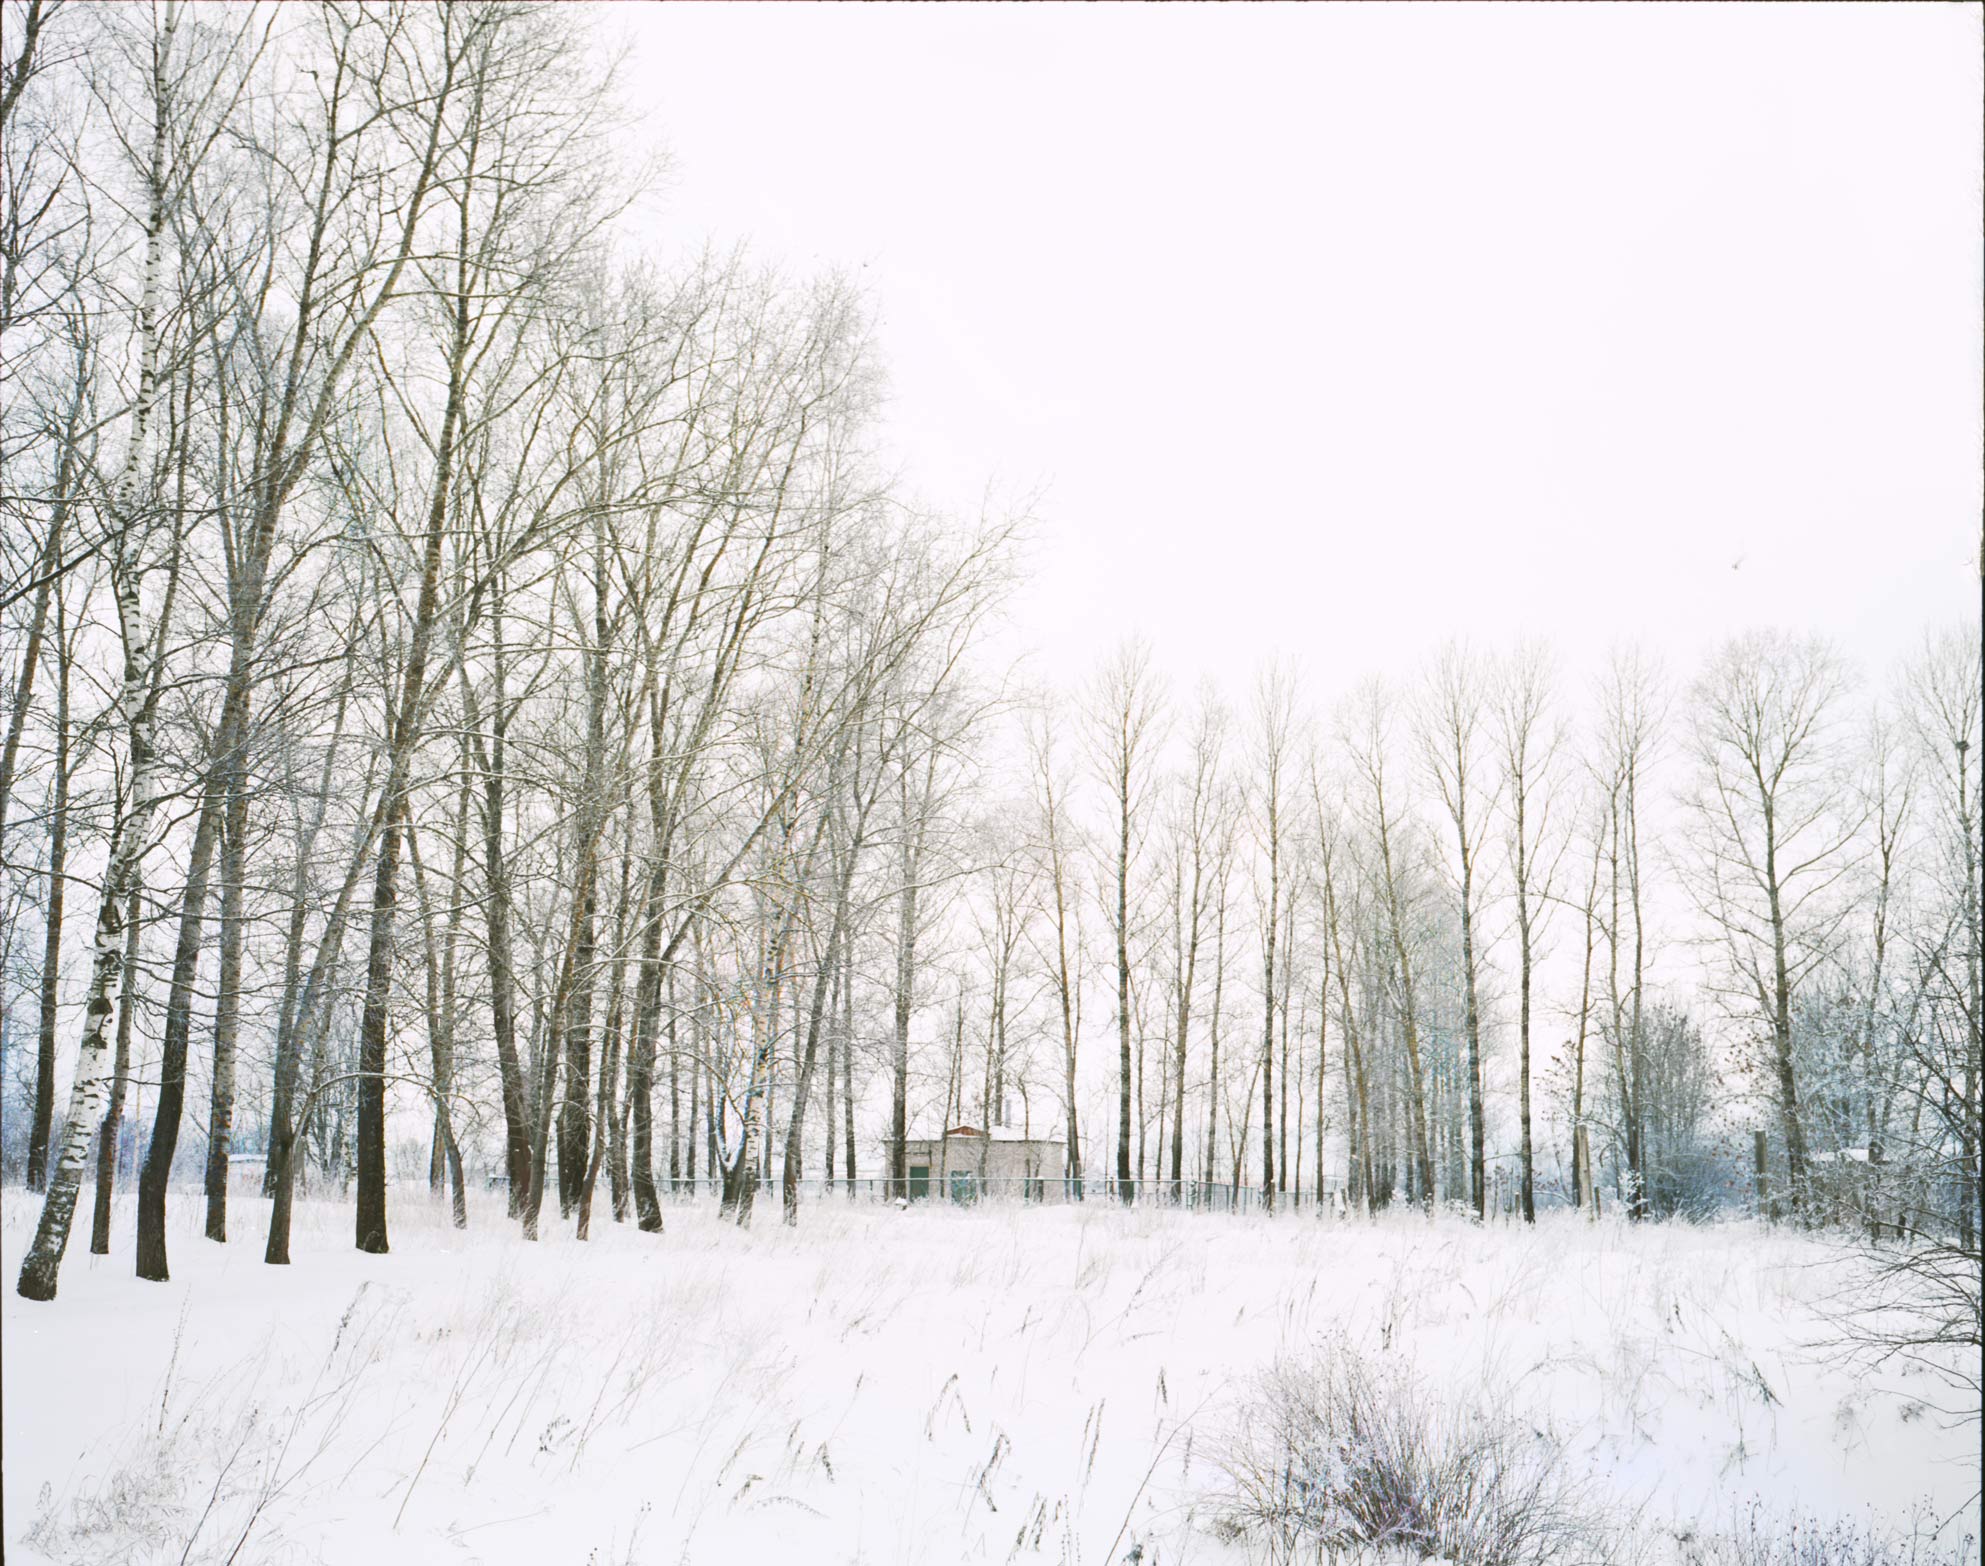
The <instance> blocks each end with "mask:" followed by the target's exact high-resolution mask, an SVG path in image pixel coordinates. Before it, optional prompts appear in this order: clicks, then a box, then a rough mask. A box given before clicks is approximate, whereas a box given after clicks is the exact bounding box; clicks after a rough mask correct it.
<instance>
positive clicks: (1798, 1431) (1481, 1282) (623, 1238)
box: [4, 1192, 1978, 1566]
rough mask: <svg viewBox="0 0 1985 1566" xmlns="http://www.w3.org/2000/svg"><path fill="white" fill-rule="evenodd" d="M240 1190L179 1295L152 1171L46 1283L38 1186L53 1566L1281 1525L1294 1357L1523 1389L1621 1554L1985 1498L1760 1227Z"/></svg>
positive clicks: (651, 1551) (1166, 1551)
mask: <svg viewBox="0 0 1985 1566" xmlns="http://www.w3.org/2000/svg"><path fill="white" fill-rule="evenodd" d="M198 1210H199V1204H198V1203H197V1202H196V1201H192V1200H182V1201H180V1202H179V1203H177V1204H176V1207H175V1211H174V1216H173V1223H174V1225H175V1228H174V1230H173V1248H172V1262H173V1281H172V1282H171V1283H170V1284H169V1285H164V1286H154V1285H148V1284H141V1283H138V1282H136V1281H135V1280H134V1279H133V1278H132V1276H131V1261H130V1257H131V1237H130V1232H129V1230H130V1225H131V1219H132V1215H131V1212H130V1210H129V1208H128V1206H127V1208H126V1209H125V1210H124V1211H123V1213H122V1215H121V1217H122V1220H123V1230H122V1232H121V1233H120V1236H119V1238H118V1241H117V1246H116V1250H117V1254H116V1255H115V1256H113V1257H111V1258H109V1259H108V1260H104V1259H99V1258H94V1257H91V1256H89V1255H88V1254H87V1252H86V1251H85V1250H84V1249H83V1247H84V1244H85V1241H86V1231H87V1224H86V1223H85V1224H82V1225H79V1232H78V1238H77V1242H76V1245H75V1246H74V1247H73V1248H72V1251H71V1255H70V1258H69V1261H68V1264H67V1266H66V1267H65V1270H64V1273H63V1277H62V1289H61V1296H60V1298H59V1299H58V1300H57V1301H56V1302H55V1303H54V1304H53V1305H30V1304H27V1303H26V1302H24V1301H22V1300H20V1299H19V1298H18V1297H16V1296H15V1295H14V1294H13V1293H12V1292H11V1280H12V1278H13V1276H14V1271H15V1270H16V1269H17V1268H18V1266H19V1261H20V1256H21V1252H22V1249H23V1247H24V1245H25V1243H26V1240H27V1238H28V1234H29V1232H30V1227H31V1223H32V1219H33V1215H34V1211H35V1209H34V1208H33V1207H32V1206H31V1204H30V1203H29V1201H28V1200H27V1199H26V1198H24V1197H23V1196H22V1195H20V1194H19V1193H17V1192H9V1193H8V1194H7V1197H6V1200H5V1223H4V1230H5V1233H4V1242H5V1264H6V1266H7V1268H8V1269H9V1270H8V1279H9V1283H10V1288H9V1292H8V1294H7V1296H6V1303H5V1314H4V1326H5V1363H4V1370H5V1429H6V1448H5V1454H4V1455H5V1503H6V1530H7V1552H6V1553H7V1559H8V1560H10V1561H18V1562H26V1561H41V1560H48V1561H61V1562H92V1563H114V1562H124V1561H130V1562H139V1561H144V1562H150V1561H181V1560H185V1561H236V1562H264V1561H267V1562H290V1561H295V1562H316V1561H323V1562H331V1563H345V1562H363V1563H366V1566H396V1563H428V1562H463V1563H472V1562H478V1561H483V1562H492V1563H494V1562H532V1563H540V1562H543V1563H557V1562H572V1563H575V1566H579V1563H586V1566H609V1563H622V1562H653V1563H674V1562H685V1561H687V1562H701V1561H713V1562H717V1561H721V1562H726V1563H731V1566H751V1563H757V1562H786V1561H794V1562H801V1561H803V1562H809V1563H820V1566H828V1563H835V1566H839V1563H855V1562H866V1563H874V1566H894V1563H910V1562H931V1563H954V1562H971V1561H987V1562H1006V1561H1021V1562H1031V1561H1052V1562H1057V1563H1064V1566H1073V1563H1105V1562H1112V1563H1113V1562H1118V1561H1122V1560H1125V1559H1131V1560H1136V1561H1139V1562H1140V1563H1141V1566H1154V1563H1179V1566H1183V1563H1187V1562H1200V1563H1206V1566H1215V1563H1226V1562H1242V1561H1258V1560H1265V1559H1268V1558H1269V1556H1270V1553H1271V1545H1270V1543H1269V1542H1268V1541H1266V1540H1265V1539H1264V1538H1263V1537H1261V1536H1260V1535H1259V1534H1258V1533H1246V1532H1240V1531H1237V1530H1236V1529H1235V1528H1234V1527H1233V1526H1231V1524H1230V1523H1229V1522H1227V1521H1226V1520H1225V1518H1226V1516H1227V1512H1226V1510H1225V1508H1226V1507H1227V1505H1228V1502H1229V1500H1230V1498H1231V1495H1232V1493H1233V1489H1234V1482H1235V1481H1234V1480H1233V1478H1232V1476H1231V1475H1230V1474H1229V1472H1228V1471H1227V1466H1228V1465H1226V1464H1224V1463H1223V1461H1222V1458H1223V1454H1224V1453H1228V1452H1231V1451H1232V1450H1233V1447H1234V1440H1235V1436H1236V1431H1237V1427H1238V1426H1239V1425H1240V1424H1241V1423H1242V1422H1243V1421H1244V1420H1245V1419H1246V1417H1247V1416H1246V1413H1245V1405H1246V1403H1247V1400H1248V1398H1249V1396H1250V1394H1251V1392H1252V1391H1253V1390H1254V1389H1256V1388H1257V1387H1258V1386H1259V1384H1260V1377H1261V1374H1262V1372H1263V1370H1264V1368H1265V1367H1267V1366H1269V1365H1270V1364H1271V1363H1273V1362H1275V1361H1276V1360H1277V1359H1278V1357H1279V1358H1281V1359H1283V1360H1284V1361H1285V1362H1293V1363H1302V1362H1305V1361H1306V1360H1310V1359H1313V1358H1314V1356H1316V1355H1317V1354H1318V1353H1319V1352H1336V1353H1339V1354H1342V1353H1345V1352H1350V1353H1353V1354H1356V1355H1360V1356H1363V1358H1364V1360H1365V1362H1367V1363H1369V1364H1371V1365H1375V1366H1379V1367H1389V1368H1387V1369H1386V1373H1387V1374H1389V1375H1391V1374H1397V1375H1402V1376H1405V1377H1410V1378H1411V1379H1412V1380H1414V1381H1416V1382H1417V1383H1418V1389H1419V1393H1420V1395H1421V1396H1422V1397H1423V1398H1424V1399H1425V1401H1426V1403H1427V1404H1428V1405H1429V1406H1442V1407H1446V1408H1450V1409H1452V1410H1455V1411H1458V1412H1460V1413H1462V1414H1464V1415H1465V1416H1467V1417H1479V1416H1480V1415H1481V1414H1482V1413H1484V1412H1486V1414H1487V1415H1488V1416H1491V1417H1500V1418H1504V1419H1508V1420H1515V1421H1520V1422H1521V1423H1522V1425H1524V1426H1526V1427H1528V1431H1529V1434H1528V1436H1527V1437H1526V1438H1527V1439H1534V1440H1536V1441H1537V1442H1538V1443H1539V1449H1540V1450H1542V1451H1548V1452H1549V1453H1551V1454H1552V1462H1553V1464H1554V1465H1555V1467H1556V1469H1557V1470H1558V1471H1559V1472H1560V1473H1561V1474H1562V1475H1563V1476H1564V1477H1566V1478H1567V1479H1568V1480H1572V1481H1575V1482H1576V1484H1577V1486H1578V1487H1579V1489H1580V1493H1581V1495H1582V1496H1583V1498H1584V1500H1583V1504H1585V1505H1587V1506H1588V1507H1592V1508H1596V1509H1597V1513H1598V1514H1603V1515H1604V1516H1605V1517H1606V1518H1607V1522H1606V1525H1605V1526H1606V1530H1607V1532H1608V1533H1609V1535H1610V1537H1611V1539H1612V1541H1613V1543H1614V1545H1615V1546H1616V1547H1617V1549H1618V1558H1621V1559H1634V1560H1642V1561H1669V1560H1673V1561H1685V1560H1688V1559H1691V1558H1692V1555H1691V1551H1692V1550H1694V1549H1698V1548H1700V1542H1699V1541H1700V1540H1702V1539H1703V1538H1704V1537H1706V1536H1709V1535H1713V1534H1715V1533H1717V1532H1719V1531H1722V1532H1728V1531H1729V1530H1731V1529H1732V1528H1735V1527H1738V1526H1739V1525H1740V1524H1741V1523H1742V1522H1743V1520H1744V1519H1746V1518H1749V1519H1751V1520H1752V1525H1753V1526H1755V1522H1756V1519H1757V1518H1759V1517H1766V1518H1770V1519H1785V1518H1790V1517H1792V1516H1794V1515H1797V1516H1800V1517H1802V1518H1804V1519H1806V1521H1805V1524H1804V1526H1806V1527H1807V1528H1809V1529H1810V1527H1811V1526H1813V1524H1814V1523H1815V1522H1819V1523H1825V1522H1828V1521H1831V1520H1835V1519H1840V1518H1845V1519H1848V1520H1849V1521H1850V1522H1851V1523H1853V1524H1854V1525H1855V1526H1856V1527H1858V1528H1860V1529H1863V1530H1868V1529H1871V1528H1872V1529H1879V1530H1890V1529H1892V1530H1895V1531H1896V1532H1897V1533H1898V1534H1899V1533H1902V1532H1905V1531H1907V1530H1909V1529H1911V1528H1920V1527H1922V1526H1923V1525H1924V1524H1925V1523H1926V1522H1927V1523H1928V1524H1930V1525H1934V1524H1936V1523H1939V1522H1942V1521H1943V1520H1944V1519H1946V1518H1947V1517H1950V1516H1951V1515H1952V1514H1953V1513H1955V1514H1957V1520H1956V1522H1955V1523H1954V1524H1952V1525H1951V1526H1950V1527H1949V1528H1947V1529H1946V1530H1945V1531H1944V1532H1943V1534H1942V1535H1941V1537H1940V1539H1939V1541H1938V1543H1937V1545H1936V1547H1935V1548H1934V1549H1932V1550H1928V1551H1924V1552H1921V1553H1919V1555H1918V1556H1917V1557H1916V1558H1918V1559H1921V1560H1942V1559H1955V1558H1958V1557H1957V1555H1956V1553H1955V1551H1956V1550H1957V1548H1958V1544H1959V1540H1960V1539H1961V1537H1962V1535H1963V1534H1964V1533H1965V1532H1966V1531H1967V1530H1969V1531H1972V1532H1976V1530H1977V1511H1976V1506H1977V1502H1976V1500H1975V1495H1976V1491H1977V1487H1978V1458H1977V1454H1976V1452H1975V1450H1974V1448H1973V1442H1974V1439H1975V1435H1976V1426H1975V1425H1971V1426H1967V1425H1965V1424H1963V1423H1956V1422H1953V1421H1951V1420H1950V1419H1948V1418H1946V1417H1944V1416H1942V1415H1940V1413H1939V1412H1938V1409H1939V1407H1940V1406H1945V1405H1947V1404H1948V1399H1949V1394H1948V1393H1947V1392H1946V1391H1945V1390H1944V1389H1943V1388H1942V1386H1941V1385H1940V1384H1939V1383H1938V1381H1937V1379H1936V1378H1935V1377H1934V1376H1932V1375H1931V1374H1929V1373H1927V1372H1925V1371H1922V1370H1916V1371H1913V1372H1912V1371H1908V1370H1906V1369H1904V1368H1902V1367H1890V1368H1889V1369H1887V1370H1885V1371H1882V1372H1880V1373H1873V1374H1871V1373H1868V1372H1865V1371H1862V1370H1859V1369H1857V1368H1855V1366H1854V1365H1853V1364H1852V1363H1850V1362H1849V1360H1848V1359H1847V1358H1846V1357H1845V1356H1843V1355H1842V1354H1841V1353H1840V1352H1839V1351H1838V1350H1837V1349H1829V1348H1828V1347H1827V1346H1826V1339H1827V1338H1828V1336H1829V1327H1828V1324H1827V1321H1826V1318H1825V1316H1824V1314H1823V1312H1822V1310H1821V1308H1820V1302H1821V1301H1822V1300H1823V1299H1824V1298H1825V1297H1826V1296H1827V1295H1828V1294H1829V1293H1830V1292H1832V1291H1833V1290H1835V1289H1837V1288H1838V1287H1840V1285H1841V1284H1842V1283H1843V1281H1844V1280H1845V1279H1846V1277H1847V1273H1846V1272H1845V1271H1844V1269H1845V1268H1846V1267H1848V1266H1849V1265H1851V1264H1850V1263H1848V1262H1846V1261H1844V1260H1843V1259H1841V1258H1840V1257H1839V1256H1838V1255H1837V1254H1836V1253H1835V1252H1834V1251H1833V1250H1832V1249H1831V1248H1830V1247H1829V1245H1828V1244H1827V1243H1825V1242H1822V1241H1819V1240H1814V1239H1810V1238H1804V1237H1799V1236H1795V1235H1792V1234H1789V1233H1786V1232H1782V1231H1776V1232H1774V1231H1767V1230H1764V1229H1760V1228H1757V1227H1754V1226H1751V1225H1748V1224H1732V1225H1728V1226H1722V1227H1710V1228H1691V1227H1686V1226H1681V1225H1673V1226H1662V1227H1647V1228H1644V1229H1640V1230H1637V1231H1636V1230H1630V1229H1628V1228H1626V1227H1625V1226H1622V1225H1618V1224H1614V1223H1611V1222H1606V1223H1602V1224H1599V1225H1591V1224H1586V1223H1584V1222H1581V1221H1579V1220H1577V1219H1575V1218H1571V1217H1561V1218H1557V1219H1555V1220H1553V1221H1550V1222H1547V1223H1544V1224H1542V1225H1540V1226H1539V1228H1538V1230H1537V1231H1536V1232H1535V1233H1534V1234H1525V1233H1523V1232H1522V1231H1521V1230H1520V1229H1515V1228H1507V1227H1501V1226H1496V1227H1491V1228H1490V1229H1487V1230H1477V1229H1474V1228H1472V1227H1470V1226H1468V1225H1466V1224H1463V1223H1459V1222H1446V1221H1443V1222H1441V1223H1439V1224H1435V1225H1429V1224H1428V1223H1427V1222H1426V1221H1425V1220H1421V1219H1414V1218H1411V1217H1407V1216H1397V1217H1393V1218H1389V1219H1387V1220H1384V1221H1381V1222H1379V1223H1377V1224H1375V1225H1361V1224H1350V1223H1337V1222H1332V1221H1330V1220H1327V1219H1326V1220H1322V1221H1319V1220H1316V1219H1313V1218H1307V1217H1306V1218H1303V1219H1301V1220H1290V1219H1284V1220H1282V1221H1279V1222H1270V1221H1263V1220H1260V1219H1246V1218H1243V1219H1235V1218H1228V1217H1217V1216H1212V1215H1190V1214H1180V1213H1163V1212H1137V1213H1124V1212H1120V1211H1113V1210H1108V1209H1104V1208H1101V1207H1093V1206H1092V1207H1089V1208H1086V1209H1081V1210H1067V1209H1062V1210H1057V1209H1033V1210H1024V1211H1013V1210H1003V1209H998V1208H984V1209H978V1210H970V1211H967V1210H958V1209H952V1208H946V1207H940V1206H931V1207H928V1208H922V1207H920V1208H918V1209H914V1210H911V1211H907V1212H899V1211H896V1210H894V1209H888V1208H872V1207H864V1208H847V1207H843V1206H840V1205H839V1204H834V1205H830V1206H818V1207H812V1208H809V1209H808V1211H807V1212H806V1213H805V1215H804V1224H803V1227H802V1228H801V1229H800V1230H799V1231H797V1232H788V1231H786V1230H784V1229H782V1228H781V1227H780V1226H779V1224H778V1222H777V1218H776V1212H775V1211H773V1212H765V1213H763V1214H762V1215H761V1218H760V1221H759V1222H758V1224H757V1225H756V1226H755V1227H754V1228H752V1229H751V1230H750V1231H748V1232H742V1233H741V1232H739V1231H737V1230H736V1229H734V1228H731V1227H729V1226H726V1225H722V1224H720V1223H719V1222H718V1220H717V1218H716V1216H715V1214H714V1212H712V1211H711V1210H710V1208H709V1207H708V1206H707V1205H703V1204H699V1205H697V1206H694V1207H687V1206H684V1207H676V1208H672V1209H671V1210H670V1211H669V1214H668V1225H669V1227H668V1233H667V1234H666V1236H665V1237H662V1238H659V1239H657V1238H654V1237H650V1236H644V1235H640V1234H637V1233H635V1232H633V1231H632V1229H631V1226H618V1225H614V1224H612V1223H610V1222H609V1223H606V1224H604V1225H601V1226H598V1227H597V1228H596V1236H597V1237H596V1239H595V1240H594V1241H593V1242H592V1243H590V1244H585V1245H582V1244H578V1243H576V1242H574V1241H573V1240H572V1239H571V1238H570V1237H569V1231H568V1232H561V1233H558V1234H557V1235H555V1236H554V1237H553V1238H551V1239H549V1240H548V1241H546V1242H545V1243H543V1244H541V1245H539V1246H536V1247H531V1246H527V1245H526V1244H524V1243H523V1242H522V1241H521V1240H520V1239H519V1238H518V1237H517V1233H516V1230H515V1229H514V1227H513V1226H511V1225H509V1224H507V1223H505V1222H504V1221H503V1220H502V1215H501V1212H500V1209H498V1208H496V1207H494V1206H493V1205H491V1204H490V1203H489V1202H488V1201H485V1203H484V1204H483V1205H482V1206H481V1207H480V1208H478V1209H477V1210H476V1211H475V1212H474V1214H473V1222H472V1227H471V1229H470V1230H469V1231H468V1233H466V1234H465V1235H457V1234H456V1233H455V1232H453V1231H452V1230H450V1229H449V1227H448V1226H447V1223H446V1220H445V1215H443V1214H442V1213H441V1212H440V1211H438V1210H437V1209H435V1208H432V1207H430V1206H429V1205H428V1202H427V1200H426V1197H425V1193H424V1192H423V1193H420V1194H418V1195H414V1194H409V1193H396V1200H395V1204H394V1209H393V1242H394V1253H393V1254H392V1255H390V1256H386V1257H370V1256H364V1255H360V1254H358V1253H357V1252H355V1251H354V1250H353V1249H352V1248H351V1243H350V1228H351V1218H350V1214H349V1210H348V1209H346V1208H344V1207H341V1206H332V1205H316V1204H300V1205H299V1209H298V1220H297V1246H296V1255H297V1264H296V1265H295V1266H293V1267H290V1268H287V1269H281V1268H269V1267H264V1266H263V1265H261V1260H260V1257H261V1230H260V1228H259V1225H260V1223H261V1222H262V1221H263V1213H264V1209H263V1208H262V1206H261V1204H260V1203H256V1202H244V1203H242V1204H240V1206H239V1208H238V1209H237V1222H238V1224H239V1226H240V1229H241V1230H242V1232H241V1233H240V1234H239V1235H238V1237H237V1239H236V1240H235V1242H234V1243H233V1244H230V1245H228V1246H226V1247H221V1246H216V1245H212V1244H209V1243H208V1242H206V1241H205V1240H203V1239H202V1238H201V1237H200V1235H199V1233H198V1229H197V1218H198ZM1470 1411H1475V1412H1473V1413H1471V1412H1470ZM1310 1558H1313V1557H1310ZM1405 1558H1412V1557H1411V1556H1408V1557H1405ZM1730 1558H1732V1559H1734V1558H1736V1557H1730ZM1748 1558H1751V1557H1747V1559H1748ZM1755 1558H1756V1559H1764V1558H1765V1557H1763V1556H1757V1557H1755ZM1786 1558H1787V1559H1791V1558H1792V1557H1789V1556H1788V1557H1786ZM1800 1558H1801V1559H1805V1558H1806V1557H1800ZM1812 1558H1814V1559H1820V1558H1825V1557H1819V1556H1816V1557H1812ZM1897 1558H1899V1559H1900V1558H1907V1557H1905V1556H1898V1557H1897ZM1856 1559H1859V1557H1858V1556H1857V1557H1856Z"/></svg>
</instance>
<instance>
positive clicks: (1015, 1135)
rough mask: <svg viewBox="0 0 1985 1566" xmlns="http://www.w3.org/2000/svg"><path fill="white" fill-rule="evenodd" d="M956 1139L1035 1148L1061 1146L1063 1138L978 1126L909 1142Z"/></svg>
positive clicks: (1019, 1130) (955, 1128) (954, 1129)
mask: <svg viewBox="0 0 1985 1566" xmlns="http://www.w3.org/2000/svg"><path fill="white" fill-rule="evenodd" d="M954 1137H956V1138H960V1139H969V1140H972V1141H984V1140H990V1141H994V1142H1024V1143H1030V1144H1033V1145H1035V1146H1054V1147H1060V1146H1061V1138H1060V1137H1058V1136H1029V1135H1028V1134H1027V1133H1026V1132H1025V1131H1023V1130H1021V1129H1020V1127H1018V1126H994V1127H993V1128H992V1130H991V1131H981V1130H980V1129H979V1128H978V1127H977V1126H953V1127H952V1128H951V1129H950V1130H948V1131H946V1132H945V1133H944V1135H943V1136H942V1137H941V1138H940V1137H935V1136H913V1137H910V1138H908V1140H909V1141H912V1142H937V1141H947V1142H948V1141H950V1140H951V1139H952V1138H954Z"/></svg>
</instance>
